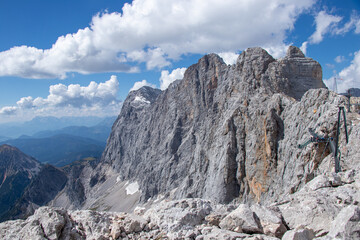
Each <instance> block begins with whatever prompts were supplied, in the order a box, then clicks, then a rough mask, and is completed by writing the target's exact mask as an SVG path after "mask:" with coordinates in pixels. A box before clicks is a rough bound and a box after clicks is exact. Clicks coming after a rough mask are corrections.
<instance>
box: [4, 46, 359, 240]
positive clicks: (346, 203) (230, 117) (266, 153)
mask: <svg viewBox="0 0 360 240" xmlns="http://www.w3.org/2000/svg"><path fill="white" fill-rule="evenodd" d="M347 101H348V99H347V98H346V97H345V96H341V95H338V94H336V93H334V92H332V91H330V90H328V89H326V87H325V85H324V83H323V81H322V69H321V66H320V64H319V63H318V62H316V61H315V60H313V59H311V58H307V57H305V55H304V54H303V53H302V52H301V50H300V49H299V48H297V47H294V46H291V47H289V49H288V51H287V54H286V56H285V57H284V58H281V59H274V58H273V57H272V56H271V55H269V54H268V53H267V52H266V51H265V50H264V49H261V48H250V49H247V50H246V51H244V52H242V53H241V54H240V56H239V57H238V59H237V61H236V63H235V64H234V65H227V64H225V63H224V61H223V60H222V59H221V58H220V57H219V56H218V55H216V54H208V55H205V56H204V57H202V58H201V59H200V60H199V61H198V62H197V63H196V64H194V65H192V66H190V67H189V68H188V69H187V70H186V72H185V74H184V78H183V79H182V80H180V81H176V82H174V83H172V84H171V85H170V86H169V88H167V89H166V90H165V91H161V90H159V89H153V88H150V87H143V88H140V89H139V90H136V91H131V92H130V93H129V95H128V97H127V98H126V100H125V101H124V103H123V107H122V109H121V112H120V114H119V116H118V118H117V119H116V121H115V123H114V125H113V127H112V130H111V133H110V135H109V138H108V141H107V144H106V147H105V150H104V152H103V154H102V156H101V159H99V160H91V159H87V160H84V161H79V162H75V163H72V164H70V165H67V166H65V167H63V168H61V169H59V168H56V169H57V170H58V171H60V172H58V173H59V174H60V175H62V174H64V175H65V176H66V182H65V181H62V180H61V179H63V180H64V179H65V178H61V177H59V179H60V180H59V182H57V184H56V186H60V187H59V188H55V189H56V190H55V191H54V192H53V193H52V194H50V195H51V196H49V195H45V196H46V197H44V199H45V200H46V201H45V200H44V201H43V202H41V201H37V200H36V199H35V198H34V197H32V196H30V195H31V193H32V192H33V191H34V190H30V189H37V188H38V187H36V186H38V185H37V184H35V185H32V183H35V179H36V178H35V177H33V180H31V183H30V184H28V186H32V187H28V188H27V189H28V190H24V191H23V195H21V197H20V198H19V199H23V200H22V201H21V202H19V201H18V204H16V207H14V206H13V208H12V209H11V210H10V211H8V212H11V213H12V214H10V215H11V216H8V218H11V217H15V218H18V217H21V218H26V217H27V216H28V215H30V214H32V213H34V214H33V215H32V216H30V217H28V218H27V219H24V220H17V221H13V222H4V223H1V224H0V238H4V239H11V238H14V237H15V238H16V237H17V238H36V237H46V238H51V239H58V238H64V239H68V238H74V239H84V238H85V239H101V238H103V239H109V238H112V239H121V238H125V239H126V238H128V239H162V238H167V239H292V240H294V239H314V238H316V239H323V240H325V239H326V240H327V239H358V238H359V237H360V207H359V204H360V194H359V193H360V187H359V186H360V177H359V176H360V163H359V161H358V159H359V157H360V148H359V146H360V121H359V115H358V113H356V112H348V113H346V117H347V118H346V122H344V121H345V120H342V119H341V118H339V116H341V115H339V113H341V109H342V107H344V106H347V105H346V104H347ZM340 107H341V108H340ZM345 123H347V134H348V136H345V128H344V125H345ZM339 124H341V125H339ZM309 128H310V130H309ZM337 129H339V130H340V131H338V130H337ZM314 135H317V136H319V137H314ZM338 136H339V137H338ZM333 140H336V142H337V144H339V146H336V147H335V148H338V149H339V150H340V151H341V156H339V159H340V161H339V162H340V163H339V164H340V166H341V167H340V168H341V171H334V153H333V152H332V151H333V149H332V148H331V147H329V146H330V144H332V143H330V142H331V141H333ZM299 146H301V147H299ZM336 157H337V156H335V158H336ZM49 169H50V170H51V169H52V168H49ZM54 171H55V170H54ZM39 176H40V175H39ZM41 176H47V175H46V174H41ZM45 179H46V177H45ZM42 182H44V180H38V181H37V182H36V183H42ZM54 184H55V183H54ZM42 191H45V190H41V191H40V192H37V194H36V195H41V194H42ZM25 193H27V194H25ZM43 204H46V205H47V206H45V207H40V208H38V207H39V206H40V205H43ZM79 209H81V210H79Z"/></svg>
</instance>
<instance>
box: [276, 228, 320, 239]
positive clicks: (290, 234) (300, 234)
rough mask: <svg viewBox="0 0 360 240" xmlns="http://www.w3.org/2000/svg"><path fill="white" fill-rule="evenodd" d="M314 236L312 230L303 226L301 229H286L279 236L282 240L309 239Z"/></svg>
mask: <svg viewBox="0 0 360 240" xmlns="http://www.w3.org/2000/svg"><path fill="white" fill-rule="evenodd" d="M314 238H315V234H314V231H312V230H311V229H307V228H303V229H295V230H290V231H287V232H286V233H285V234H284V236H283V237H282V238H281V239H282V240H311V239H314Z"/></svg>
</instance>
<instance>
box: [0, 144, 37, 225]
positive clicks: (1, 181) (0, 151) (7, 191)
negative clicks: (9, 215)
mask: <svg viewBox="0 0 360 240" xmlns="http://www.w3.org/2000/svg"><path fill="white" fill-rule="evenodd" d="M40 167H41V164H40V163H39V162H38V161H36V160H35V159H34V158H32V157H29V156H27V155H25V154H24V153H22V152H21V151H20V150H19V149H17V148H15V147H12V146H9V145H1V146H0V220H2V216H3V214H4V213H5V212H6V211H8V210H9V209H10V208H11V207H12V206H13V205H14V203H15V201H16V200H17V199H18V198H19V197H20V196H21V195H22V193H23V191H24V189H25V188H26V187H27V185H28V184H29V183H30V181H31V179H33V178H34V177H35V176H36V175H37V174H38V172H39V171H40Z"/></svg>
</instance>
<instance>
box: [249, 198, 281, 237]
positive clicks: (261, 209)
mask: <svg viewBox="0 0 360 240" xmlns="http://www.w3.org/2000/svg"><path fill="white" fill-rule="evenodd" d="M251 210H252V211H253V212H254V213H255V214H256V216H257V217H258V218H259V220H260V225H261V228H262V231H263V233H264V234H265V235H268V236H273V237H277V238H281V237H282V236H283V235H284V233H285V232H286V231H287V228H286V226H285V224H284V223H283V220H282V216H281V213H280V210H279V209H278V208H275V207H273V208H269V207H265V206H261V205H259V204H254V205H252V206H251Z"/></svg>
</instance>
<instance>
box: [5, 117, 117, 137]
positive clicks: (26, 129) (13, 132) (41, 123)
mask: <svg viewBox="0 0 360 240" xmlns="http://www.w3.org/2000/svg"><path fill="white" fill-rule="evenodd" d="M114 120H115V117H107V118H100V117H61V118H57V117H35V118H33V119H32V120H30V121H27V122H18V123H3V124H0V133H1V135H2V136H3V137H2V138H7V139H10V138H18V137H20V136H22V135H27V136H32V135H34V134H37V133H38V132H43V131H55V130H60V129H62V128H65V127H70V126H81V127H94V126H108V125H109V124H110V126H111V124H112V123H113V121H114ZM109 122H111V123H109Z"/></svg>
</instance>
